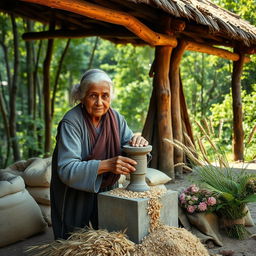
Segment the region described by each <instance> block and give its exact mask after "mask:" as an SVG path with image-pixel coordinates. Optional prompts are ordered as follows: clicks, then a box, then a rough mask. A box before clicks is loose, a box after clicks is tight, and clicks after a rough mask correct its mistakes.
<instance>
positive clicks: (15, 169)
mask: <svg viewBox="0 0 256 256" xmlns="http://www.w3.org/2000/svg"><path fill="white" fill-rule="evenodd" d="M36 159H39V158H30V159H28V160H20V161H18V162H15V163H14V164H12V165H10V166H8V167H6V168H5V169H1V172H9V173H12V174H14V175H18V176H21V177H23V174H24V170H25V169H26V168H27V167H28V166H29V165H30V164H31V163H32V162H33V161H34V160H36Z"/></svg>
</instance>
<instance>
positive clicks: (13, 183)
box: [0, 172, 25, 217]
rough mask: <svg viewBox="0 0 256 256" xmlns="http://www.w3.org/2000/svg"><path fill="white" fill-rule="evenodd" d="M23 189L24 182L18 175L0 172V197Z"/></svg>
mask: <svg viewBox="0 0 256 256" xmlns="http://www.w3.org/2000/svg"><path fill="white" fill-rule="evenodd" d="M23 189H25V183H24V180H23V179H22V178H21V177H20V176H16V175H14V174H11V173H9V172H0V197H3V196H6V195H9V194H13V193H16V192H19V191H22V190H23ZM0 217H1V216H0Z"/></svg>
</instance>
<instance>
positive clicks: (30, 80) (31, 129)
mask: <svg viewBox="0 0 256 256" xmlns="http://www.w3.org/2000/svg"><path fill="white" fill-rule="evenodd" d="M26 30H27V31H32V22H31V21H29V20H28V21H26ZM26 50H27V57H26V66H27V101H28V102H27V106H28V115H29V117H30V122H29V126H28V135H29V137H31V139H32V140H35V132H36V125H35V119H34V117H35V114H34V110H35V109H34V107H35V102H34V101H35V97H34V96H35V92H34V90H35V88H34V77H33V49H32V42H26ZM30 145H31V144H28V157H32V156H33V155H34V153H35V149H34V148H33V147H31V146H30Z"/></svg>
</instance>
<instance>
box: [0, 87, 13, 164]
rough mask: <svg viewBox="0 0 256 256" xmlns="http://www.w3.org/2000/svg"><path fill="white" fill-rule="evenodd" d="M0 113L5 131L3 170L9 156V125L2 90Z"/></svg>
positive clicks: (0, 92)
mask: <svg viewBox="0 0 256 256" xmlns="http://www.w3.org/2000/svg"><path fill="white" fill-rule="evenodd" d="M0 112H1V114H2V118H3V123H4V130H5V134H6V139H7V150H6V158H5V162H4V166H3V168H5V167H6V166H7V163H8V160H9V156H10V147H11V140H10V129H9V123H8V114H7V111H6V107H5V103H4V99H3V94H2V90H0Z"/></svg>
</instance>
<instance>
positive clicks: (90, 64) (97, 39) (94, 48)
mask: <svg viewBox="0 0 256 256" xmlns="http://www.w3.org/2000/svg"><path fill="white" fill-rule="evenodd" d="M98 42H99V37H98V36H97V37H96V38H95V41H94V46H93V49H92V54H91V57H90V60H89V64H88V69H90V68H92V64H93V60H94V54H95V51H96V49H97V45H98Z"/></svg>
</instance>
